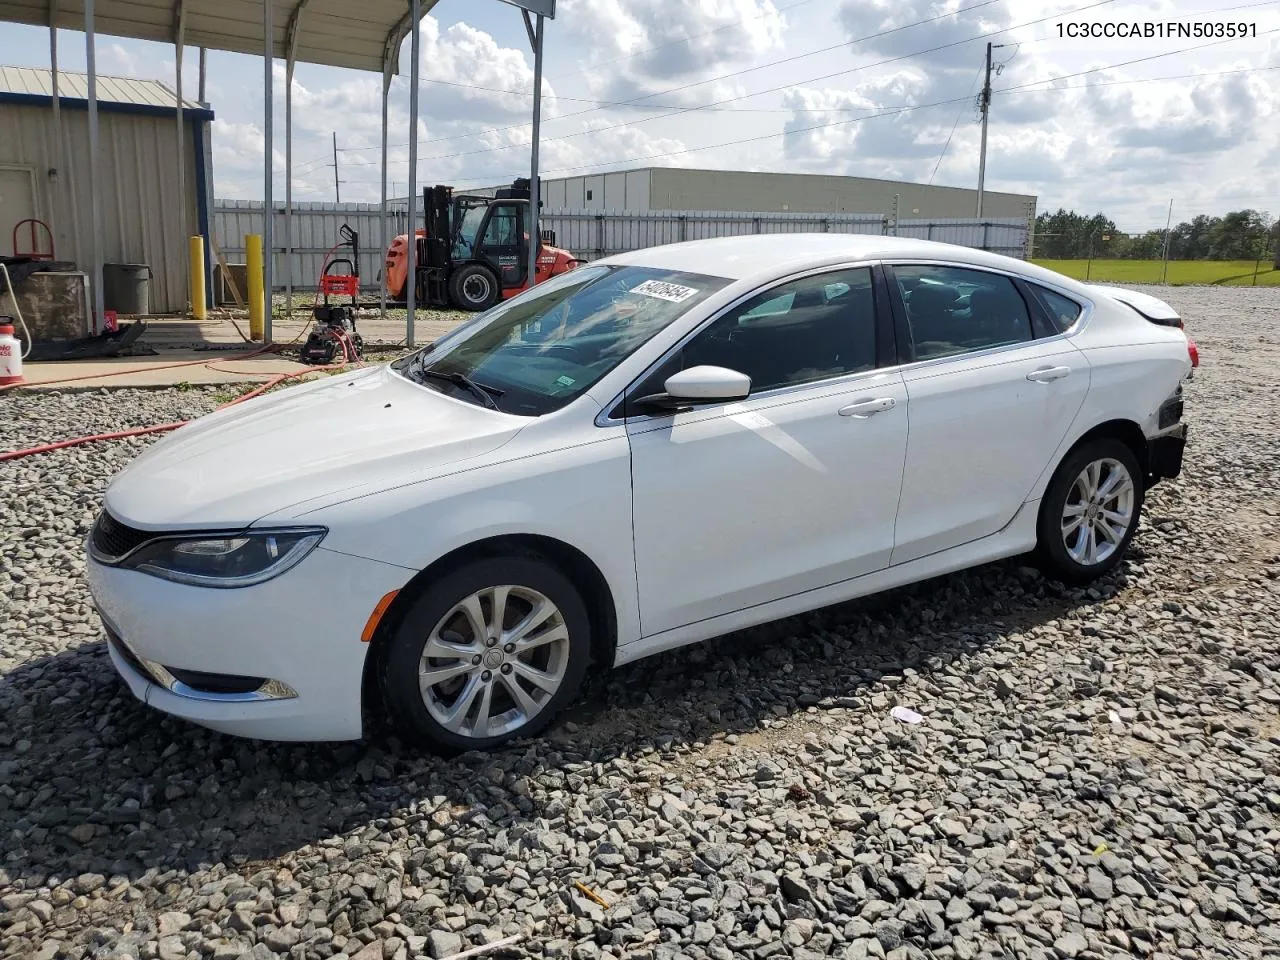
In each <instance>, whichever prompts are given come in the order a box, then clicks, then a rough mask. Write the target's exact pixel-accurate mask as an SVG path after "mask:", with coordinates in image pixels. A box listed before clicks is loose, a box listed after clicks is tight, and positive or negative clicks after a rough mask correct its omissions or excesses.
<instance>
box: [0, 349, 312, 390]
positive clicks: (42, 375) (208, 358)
mask: <svg viewBox="0 0 1280 960" xmlns="http://www.w3.org/2000/svg"><path fill="white" fill-rule="evenodd" d="M234 356H235V355H234V354H233V355H232V356H226V355H223V354H221V353H212V354H211V353H210V351H208V350H165V351H162V352H161V353H160V354H159V355H157V356H154V357H113V358H111V359H107V360H69V361H68V360H64V361H59V362H56V363H29V364H26V365H25V366H24V367H23V371H22V372H23V377H24V378H25V380H26V382H25V383H24V384H23V389H28V390H97V389H99V388H102V387H130V388H155V387H173V386H177V385H178V384H182V383H188V384H191V385H193V386H205V385H210V384H224V383H231V384H235V383H265V382H266V381H268V380H270V379H271V378H272V377H275V376H278V375H279V374H282V373H300V372H303V371H309V372H314V373H316V374H317V375H319V374H320V373H321V372H323V371H324V370H325V369H326V368H325V367H313V366H308V365H307V364H304V363H297V362H295V361H293V360H288V359H286V358H284V357H280V356H272V355H270V354H267V355H264V356H261V357H255V358H253V359H251V360H236V359H234ZM175 364H181V366H175Z"/></svg>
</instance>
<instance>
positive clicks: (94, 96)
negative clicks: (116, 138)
mask: <svg viewBox="0 0 1280 960" xmlns="http://www.w3.org/2000/svg"><path fill="white" fill-rule="evenodd" d="M96 48H97V37H96V34H95V33H94V26H93V0H84V60H85V67H86V69H87V71H88V74H89V97H88V103H89V111H88V112H89V170H90V172H91V176H90V177H89V209H90V215H89V220H90V229H91V231H92V233H91V235H90V240H89V244H90V250H91V257H90V259H91V260H92V265H91V267H90V274H89V292H90V301H89V302H90V303H91V304H92V310H93V316H92V317H91V318H90V322H89V325H90V328H91V332H92V333H93V334H94V335H97V334H98V333H99V332H101V330H102V311H103V300H102V204H101V197H100V196H99V192H100V191H99V190H98V176H97V174H98V169H99V167H98V60H97V56H96V53H97V50H96Z"/></svg>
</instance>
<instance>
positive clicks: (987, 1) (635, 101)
mask: <svg viewBox="0 0 1280 960" xmlns="http://www.w3.org/2000/svg"><path fill="white" fill-rule="evenodd" d="M1000 2H1003V0H980V2H979V3H975V4H970V5H969V6H967V7H961V8H959V9H958V10H953V11H951V12H949V13H940V14H937V15H936V16H932V17H927V18H925V19H922V20H913V21H912V22H911V23H904V24H903V25H902V26H900V27H892V28H890V29H888V30H881V31H880V32H879V33H871V34H868V35H867V36H865V37H858V38H857V39H856V40H846V41H844V42H842V43H837V44H833V45H831V46H828V47H822V48H820V49H818V50H810V51H809V52H808V53H800V54H795V55H794V56H790V57H784V58H783V59H781V60H770V61H768V62H766V63H762V64H757V65H756V66H752V67H744V68H743V69H741V70H734V71H731V72H729V73H722V74H719V75H717V76H714V77H707V78H706V79H705V80H698V81H695V82H693V83H686V84H683V85H682V86H679V87H671V88H669V89H667V90H659V91H657V92H655V93H647V94H644V95H642V96H638V97H632V98H631V99H629V100H620V101H614V102H612V103H610V104H609V105H610V106H631V105H641V104H640V101H642V100H652V99H653V98H654V97H661V96H665V95H666V94H669V93H679V92H680V91H681V90H688V89H690V88H692V87H700V86H704V85H705V84H708V83H714V82H716V81H717V80H728V79H729V78H730V77H737V76H741V75H742V74H744V73H752V72H754V71H756V70H764V69H766V68H768V67H776V66H780V65H782V64H784V63H791V62H793V61H795V60H803V59H804V58H806V57H812V56H816V55H817V54H820V53H828V52H830V51H832V50H837V49H840V48H841V47H851V46H856V45H857V44H859V43H865V42H866V41H868V40H876V39H879V38H881V37H887V36H889V35H890V34H894V33H901V32H902V31H903V30H909V29H911V28H912V27H919V26H923V25H924V24H927V23H933V22H934V21H936V20H942V19H945V18H946V17H953V16H958V15H959V14H962V13H967V12H968V11H970V10H976V9H978V8H979V7H987V6H990V5H991V4H993V3H1000ZM1115 2H1116V0H1097V2H1095V3H1091V4H1088V5H1087V6H1084V7H1078V8H1077V9H1075V10H1068V11H1066V12H1065V13H1063V14H1055V16H1066V15H1067V14H1072V13H1079V12H1081V11H1082V10H1091V9H1093V8H1094V7H1101V6H1105V5H1106V4H1109V3H1115ZM1052 19H1053V17H1042V18H1040V19H1039V20H1032V21H1029V22H1028V23H1020V24H1016V25H1015V26H1012V27H1006V28H1005V29H1004V30H997V31H996V33H1004V32H1006V31H1008V30H1016V29H1018V28H1019V27H1026V26H1031V25H1033V24H1036V23H1043V22H1044V21H1045V20H1052ZM991 35H992V36H994V35H995V34H991ZM977 36H979V37H981V36H987V34H978V35H977ZM973 39H975V37H969V38H967V39H965V40H957V41H955V42H953V43H944V44H942V45H941V46H937V47H930V48H929V49H927V50H919V51H917V52H915V53H910V54H905V55H904V56H900V57H893V58H891V59H889V60H882V61H880V62H879V63H871V64H867V65H866V66H863V67H854V68H853V70H845V71H841V72H840V73H836V74H829V76H840V75H841V74H844V73H852V72H856V71H858V70H867V69H870V68H872V67H878V66H882V65H883V64H886V63H894V62H896V61H898V60H904V59H907V58H909V57H918V56H922V55H924V54H926V53H933V52H934V51H937V50H944V49H946V48H947V47H954V46H956V45H958V44H960V43H968V42H969V41H970V40H973ZM818 79H823V78H818ZM432 82H437V81H432ZM800 82H801V83H810V82H812V81H809V80H802V81H800ZM449 85H450V86H468V85H467V84H461V83H455V82H449ZM790 86H794V84H787V85H785V86H782V87H772V88H770V89H768V90H760V91H758V92H756V93H750V94H744V95H743V96H740V97H732V98H729V99H727V100H717V101H716V102H714V103H712V104H709V105H703V106H693V107H681V108H678V110H677V113H687V112H689V111H690V110H704V109H707V108H708V107H709V106H710V107H714V106H719V105H720V104H722V103H733V102H735V101H737V100H745V99H747V98H748V97H755V96H759V95H760V94H763V93H773V92H774V91H777V90H785V89H787V87H790ZM494 92H500V93H506V94H511V95H515V94H516V93H517V91H512V90H500V91H494ZM530 95H531V94H530ZM641 106H643V105H641ZM600 109H601V108H600V107H591V108H589V109H587V110H577V111H574V112H573V113H566V114H562V115H561V116H559V117H554V118H552V119H555V120H568V119H570V118H572V117H580V116H583V115H585V114H588V113H598V112H599V111H600ZM674 115H675V114H668V116H674ZM649 119H652V120H660V119H662V117H651V118H649ZM528 126H529V124H528V123H511V124H507V125H506V126H502V127H489V128H488V129H485V130H477V131H474V132H472V133H461V134H455V135H454V136H449V137H436V138H434V139H433V140H426V141H423V140H420V141H418V142H419V143H442V142H444V141H446V140H460V139H463V138H465V137H478V136H483V135H484V134H486V133H500V132H502V131H504V130H513V129H516V128H524V127H528ZM396 146H397V147H405V146H408V144H407V143H400V144H396ZM351 149H358V150H376V149H380V148H379V147H374V146H367V147H354V148H351Z"/></svg>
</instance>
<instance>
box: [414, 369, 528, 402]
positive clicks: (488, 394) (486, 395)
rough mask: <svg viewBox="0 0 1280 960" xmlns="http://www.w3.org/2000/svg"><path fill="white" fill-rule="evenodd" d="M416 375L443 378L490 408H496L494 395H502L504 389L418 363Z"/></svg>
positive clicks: (463, 374)
mask: <svg viewBox="0 0 1280 960" xmlns="http://www.w3.org/2000/svg"><path fill="white" fill-rule="evenodd" d="M417 372H418V375H419V376H421V377H426V378H428V379H432V380H443V381H444V382H445V383H452V384H453V385H454V386H458V387H462V388H464V389H465V390H467V391H469V392H470V393H471V395H472V396H474V397H476V398H478V399H479V400H480V402H481V403H483V404H484V405H485V406H486V407H488V408H489V409H490V410H497V409H498V404H497V402H496V401H495V400H494V398H495V397H500V396H502V394H503V393H505V392H506V391H504V390H499V389H498V388H497V387H486V386H485V385H484V384H482V383H476V382H475V381H474V380H472V379H471V378H470V377H468V376H467V375H466V374H465V373H457V372H446V371H444V370H431V369H428V368H427V367H424V366H422V365H421V364H419V366H418V371H417Z"/></svg>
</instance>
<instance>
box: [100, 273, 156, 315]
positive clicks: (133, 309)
mask: <svg viewBox="0 0 1280 960" xmlns="http://www.w3.org/2000/svg"><path fill="white" fill-rule="evenodd" d="M153 276H154V274H153V273H152V272H151V265H150V264H148V263H104V264H103V265H102V305H103V307H104V308H105V309H107V310H114V311H115V312H116V313H127V314H140V315H144V316H145V315H146V314H149V313H150V312H151V278H152V277H153Z"/></svg>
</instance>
